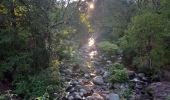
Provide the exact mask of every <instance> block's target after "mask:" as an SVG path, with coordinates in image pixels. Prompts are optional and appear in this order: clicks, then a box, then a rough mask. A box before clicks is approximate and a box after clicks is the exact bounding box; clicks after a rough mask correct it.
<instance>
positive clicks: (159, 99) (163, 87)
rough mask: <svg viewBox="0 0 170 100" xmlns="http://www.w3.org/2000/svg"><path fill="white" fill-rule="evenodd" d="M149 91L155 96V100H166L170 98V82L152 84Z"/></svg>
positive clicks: (148, 88)
mask: <svg viewBox="0 0 170 100" xmlns="http://www.w3.org/2000/svg"><path fill="white" fill-rule="evenodd" d="M147 90H148V92H149V93H151V94H152V95H153V100H166V99H167V97H169V96H170V82H157V83H152V84H151V85H149V86H148V87H147Z"/></svg>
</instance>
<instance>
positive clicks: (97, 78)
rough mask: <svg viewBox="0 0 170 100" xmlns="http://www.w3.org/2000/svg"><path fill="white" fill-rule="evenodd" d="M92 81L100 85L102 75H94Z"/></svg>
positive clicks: (102, 82)
mask: <svg viewBox="0 0 170 100" xmlns="http://www.w3.org/2000/svg"><path fill="white" fill-rule="evenodd" d="M93 82H94V84H96V85H102V84H104V81H103V77H102V76H96V77H95V78H93Z"/></svg>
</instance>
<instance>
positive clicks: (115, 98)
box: [108, 93, 120, 100]
mask: <svg viewBox="0 0 170 100" xmlns="http://www.w3.org/2000/svg"><path fill="white" fill-rule="evenodd" d="M108 97H109V100H120V98H119V95H118V94H115V93H110V94H109V96H108Z"/></svg>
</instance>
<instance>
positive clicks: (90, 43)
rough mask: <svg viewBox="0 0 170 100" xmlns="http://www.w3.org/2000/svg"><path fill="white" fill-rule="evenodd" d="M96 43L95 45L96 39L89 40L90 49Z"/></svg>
mask: <svg viewBox="0 0 170 100" xmlns="http://www.w3.org/2000/svg"><path fill="white" fill-rule="evenodd" d="M94 43H95V40H94V38H89V42H88V45H89V46H90V47H92V46H94Z"/></svg>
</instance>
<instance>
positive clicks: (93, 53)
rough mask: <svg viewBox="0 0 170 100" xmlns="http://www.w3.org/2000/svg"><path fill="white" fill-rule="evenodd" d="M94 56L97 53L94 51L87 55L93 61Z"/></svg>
mask: <svg viewBox="0 0 170 100" xmlns="http://www.w3.org/2000/svg"><path fill="white" fill-rule="evenodd" d="M95 55H97V51H96V50H95V51H91V52H90V53H89V56H90V58H91V59H93V58H94V56H95Z"/></svg>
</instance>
